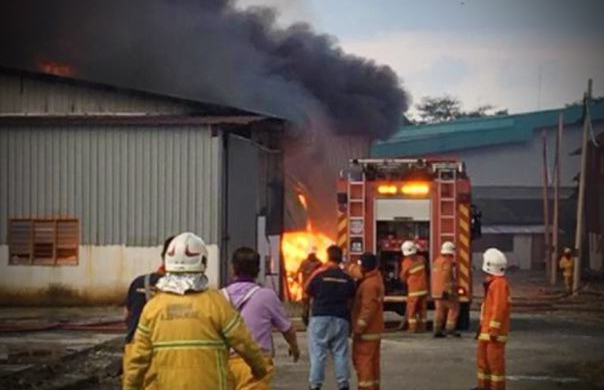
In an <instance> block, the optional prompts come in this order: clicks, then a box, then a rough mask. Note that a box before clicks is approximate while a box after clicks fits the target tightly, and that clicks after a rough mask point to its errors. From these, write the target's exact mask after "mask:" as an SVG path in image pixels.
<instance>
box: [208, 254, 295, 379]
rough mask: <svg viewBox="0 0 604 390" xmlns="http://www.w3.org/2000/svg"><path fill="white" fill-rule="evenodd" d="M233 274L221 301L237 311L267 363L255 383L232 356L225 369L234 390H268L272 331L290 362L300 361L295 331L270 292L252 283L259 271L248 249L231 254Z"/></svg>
mask: <svg viewBox="0 0 604 390" xmlns="http://www.w3.org/2000/svg"><path fill="white" fill-rule="evenodd" d="M232 265H233V271H234V273H235V280H234V281H233V283H231V284H229V286H228V287H226V288H223V289H222V290H220V291H221V292H222V293H223V295H224V296H225V298H227V300H228V301H229V302H231V304H232V305H233V306H234V307H235V309H237V310H238V311H239V312H240V313H241V316H242V317H243V321H244V322H245V325H246V326H247V327H248V329H249V330H250V332H251V333H252V336H253V337H254V340H256V342H257V343H258V345H259V346H260V348H261V349H262V352H263V353H264V356H265V359H266V361H267V362H268V374H267V375H266V376H265V377H264V378H262V379H261V380H258V379H256V378H254V376H253V375H252V371H251V370H250V367H249V366H248V365H247V363H246V362H245V360H243V358H242V357H241V356H239V355H237V354H236V353H232V354H231V357H230V359H229V368H230V370H231V372H232V373H233V375H234V376H235V389H236V390H268V389H270V388H271V381H272V379H273V376H274V365H273V355H274V349H273V334H272V332H273V327H274V328H276V329H277V330H278V331H279V332H281V334H283V337H284V338H285V341H287V343H288V344H289V351H290V354H291V355H292V356H293V359H294V362H297V361H298V358H299V357H300V350H299V349H298V342H297V340H296V330H295V329H294V327H293V326H292V323H291V321H290V320H289V318H287V316H286V315H285V310H283V305H282V304H281V301H280V300H279V297H277V294H275V292H274V291H273V290H271V289H270V288H265V287H261V286H259V285H258V284H257V283H256V278H257V277H258V272H259V271H260V255H259V254H258V252H256V251H255V250H253V249H251V248H246V247H242V248H239V249H237V250H236V251H235V253H233V262H232Z"/></svg>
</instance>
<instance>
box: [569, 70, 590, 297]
mask: <svg viewBox="0 0 604 390" xmlns="http://www.w3.org/2000/svg"><path fill="white" fill-rule="evenodd" d="M591 89H592V80H591V79H589V82H588V84H587V93H586V94H585V98H584V102H585V103H584V104H585V118H584V119H583V142H582V143H581V172H580V174H579V175H580V176H579V197H578V199H577V229H576V232H575V272H574V274H573V276H574V277H573V295H579V284H580V282H581V246H582V244H583V225H584V222H583V220H584V216H585V210H584V204H585V181H586V177H585V176H586V175H587V137H588V135H587V132H588V129H589V127H590V126H591V116H590V113H589V109H590V106H591Z"/></svg>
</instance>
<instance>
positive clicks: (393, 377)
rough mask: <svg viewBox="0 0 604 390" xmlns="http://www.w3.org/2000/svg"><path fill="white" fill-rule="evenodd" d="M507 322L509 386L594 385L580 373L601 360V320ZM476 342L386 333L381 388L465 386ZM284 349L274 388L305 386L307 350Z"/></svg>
mask: <svg viewBox="0 0 604 390" xmlns="http://www.w3.org/2000/svg"><path fill="white" fill-rule="evenodd" d="M512 327H513V329H514V331H513V335H512V337H511V340H510V342H509V343H508V346H507V362H508V372H507V376H508V383H509V386H508V388H509V389H510V390H553V389H557V390H584V389H585V390H586V389H594V388H597V387H596V386H595V385H594V384H588V383H587V381H586V380H585V379H584V378H582V377H581V375H582V374H581V371H582V370H583V367H585V363H590V362H604V327H603V326H602V325H601V324H599V323H576V322H569V321H567V320H565V319H564V318H562V317H561V316H559V315H551V314H550V315H544V314H518V315H515V316H514V320H513V324H512ZM299 338H300V342H301V345H306V334H305V333H300V334H299ZM475 346H476V344H475V341H474V340H473V337H472V334H469V333H466V334H464V337H463V338H462V339H445V340H440V339H439V340H435V339H432V338H431V336H430V335H429V334H423V335H407V334H403V333H393V334H388V335H387V336H386V338H385V339H384V341H383V345H382V383H383V389H404V390H420V389H421V390H444V389H448V390H463V389H469V388H471V387H473V386H474V384H475V381H474V375H475V366H474V364H475V359H474V355H475ZM286 351H287V350H286V348H285V345H284V344H283V342H282V341H279V343H278V355H277V359H276V361H277V366H278V370H277V376H276V381H275V386H274V387H273V388H274V389H275V390H303V389H306V388H307V386H306V381H307V372H308V356H307V353H306V351H305V354H304V355H303V357H302V359H301V361H300V362H299V363H298V364H293V363H292V362H291V361H290V359H289V358H288V357H287V354H286ZM602 367H604V366H602ZM352 372H353V377H354V371H352ZM327 378H328V381H327V383H326V386H325V389H336V386H335V380H334V378H333V371H331V369H330V370H328V375H327ZM353 383H354V379H353ZM592 383H593V382H592ZM603 385H604V383H603Z"/></svg>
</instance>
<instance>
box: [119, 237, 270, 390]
mask: <svg viewBox="0 0 604 390" xmlns="http://www.w3.org/2000/svg"><path fill="white" fill-rule="evenodd" d="M207 259H208V251H207V248H206V245H205V243H204V242H203V240H202V239H201V238H200V237H198V236H196V235H195V234H193V233H182V234H180V235H178V236H176V237H175V238H174V240H173V241H172V242H171V243H170V245H169V247H168V251H167V253H166V259H165V265H166V272H167V273H166V276H164V277H163V278H161V279H160V280H159V281H158V283H157V289H158V290H159V292H158V294H157V295H156V296H155V297H154V298H153V299H151V300H150V301H149V303H147V305H145V308H144V309H143V313H142V315H141V318H140V321H139V324H138V327H137V330H136V333H135V335H134V345H133V347H132V354H131V355H130V356H129V357H128V359H127V361H126V362H125V371H124V377H123V389H124V390H126V389H137V390H138V389H173V390H179V389H200V390H201V389H208V390H210V389H217V390H232V389H233V388H234V381H233V376H232V374H231V373H230V371H229V369H228V364H227V362H228V359H229V349H231V348H233V349H234V350H235V351H236V352H237V353H238V354H239V356H241V357H242V358H243V359H244V360H245V362H246V363H247V364H248V365H249V366H250V368H251V371H252V374H253V376H254V377H255V378H257V379H260V378H262V377H264V375H266V372H267V366H266V362H265V360H264V358H263V356H262V352H261V351H260V348H259V347H258V345H257V344H256V342H255V341H254V340H253V339H252V336H251V335H250V333H249V331H248V330H247V328H246V327H245V324H244V323H243V321H242V319H241V317H240V315H239V313H237V311H236V310H235V309H234V308H233V307H232V306H231V304H230V303H229V302H228V301H227V300H226V298H225V297H224V296H223V295H222V294H221V293H220V292H219V291H216V290H210V289H208V278H207V277H206V276H205V269H206V264H207Z"/></svg>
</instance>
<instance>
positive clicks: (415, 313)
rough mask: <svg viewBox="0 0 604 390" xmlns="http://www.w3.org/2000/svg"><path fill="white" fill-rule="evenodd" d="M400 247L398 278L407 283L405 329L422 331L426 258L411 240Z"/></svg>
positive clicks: (426, 290) (425, 293) (425, 307)
mask: <svg viewBox="0 0 604 390" xmlns="http://www.w3.org/2000/svg"><path fill="white" fill-rule="evenodd" d="M401 249H402V251H403V266H402V267H401V268H402V269H401V274H400V279H401V281H402V282H403V283H405V284H406V285H407V310H406V311H407V313H406V316H407V324H408V328H407V330H408V331H409V332H410V333H415V332H423V331H424V330H425V324H426V312H427V304H428V301H427V298H428V278H427V277H426V260H425V259H424V258H423V257H422V256H419V255H418V254H417V246H416V245H415V243H414V242H413V241H405V242H403V245H402V246H401Z"/></svg>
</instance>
